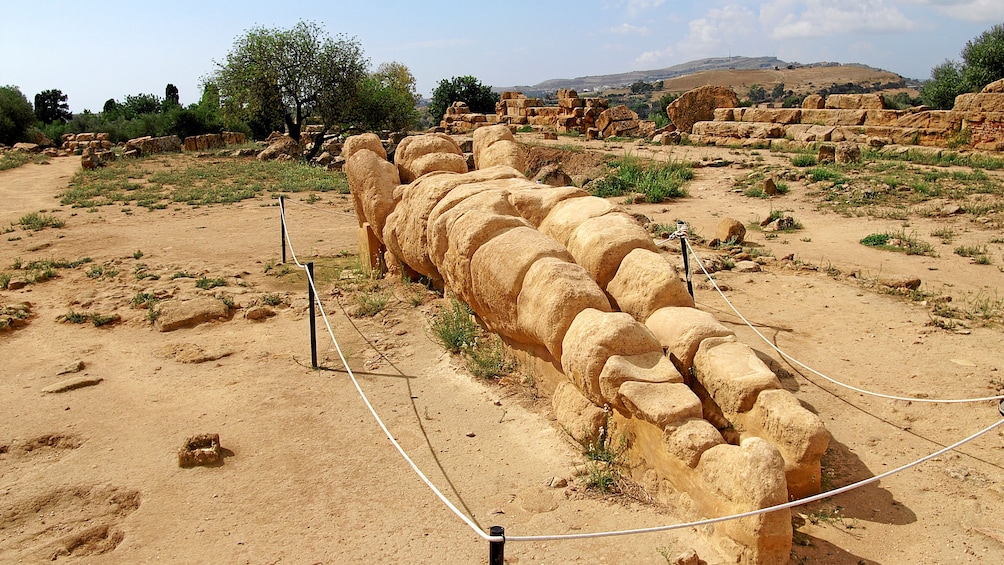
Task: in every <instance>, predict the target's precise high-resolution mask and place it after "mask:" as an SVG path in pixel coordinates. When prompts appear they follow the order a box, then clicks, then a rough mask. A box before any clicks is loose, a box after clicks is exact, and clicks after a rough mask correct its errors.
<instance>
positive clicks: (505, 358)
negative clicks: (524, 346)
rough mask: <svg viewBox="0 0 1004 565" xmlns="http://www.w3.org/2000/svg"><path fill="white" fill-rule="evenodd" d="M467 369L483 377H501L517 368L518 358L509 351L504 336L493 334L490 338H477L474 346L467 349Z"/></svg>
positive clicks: (476, 375)
mask: <svg viewBox="0 0 1004 565" xmlns="http://www.w3.org/2000/svg"><path fill="white" fill-rule="evenodd" d="M465 353H466V354H467V363H466V364H467V370H469V371H470V372H471V374H473V375H474V376H475V377H478V378H482V379H499V378H502V377H504V376H506V375H508V374H510V373H512V372H513V371H514V370H516V360H515V359H513V357H512V355H511V354H510V353H509V348H508V347H507V346H506V344H505V342H503V341H502V338H501V337H499V336H497V335H492V336H491V337H490V338H487V339H485V338H480V339H477V340H476V343H475V345H474V347H469V348H467V349H466V351H465Z"/></svg>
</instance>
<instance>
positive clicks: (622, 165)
mask: <svg viewBox="0 0 1004 565" xmlns="http://www.w3.org/2000/svg"><path fill="white" fill-rule="evenodd" d="M611 166H612V167H613V169H612V170H611V171H610V173H608V174H607V175H606V176H605V177H603V178H602V179H599V180H598V181H596V182H595V184H594V186H593V188H592V194H593V196H599V197H601V198H609V197H615V196H622V195H624V194H626V193H628V192H640V193H642V194H644V195H645V199H646V200H647V201H648V202H652V203H659V202H662V201H664V200H666V199H667V198H679V197H683V196H686V195H687V191H686V190H685V189H684V188H683V185H684V184H685V183H686V182H688V181H690V180H692V179H693V178H694V170H693V168H692V167H691V165H690V163H683V162H680V161H670V162H665V163H663V162H656V161H651V162H648V163H644V162H643V161H642V160H641V159H639V158H637V157H633V156H631V155H625V156H624V157H622V158H621V159H617V160H615V161H613V162H612V163H611Z"/></svg>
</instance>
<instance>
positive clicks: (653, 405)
mask: <svg viewBox="0 0 1004 565" xmlns="http://www.w3.org/2000/svg"><path fill="white" fill-rule="evenodd" d="M620 397H621V400H622V402H623V404H624V406H625V407H626V408H627V410H628V412H630V413H631V414H632V415H633V416H634V417H636V418H639V419H641V420H645V421H646V422H650V423H652V424H654V425H656V426H657V427H659V428H665V427H666V426H667V425H668V424H670V423H672V422H678V421H680V420H687V419H691V418H700V417H701V400H700V399H699V398H697V395H695V394H694V391H692V390H690V387H688V386H687V385H685V384H683V383H646V382H639V381H627V382H625V383H624V384H622V385H621V387H620Z"/></svg>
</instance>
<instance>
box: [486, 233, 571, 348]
mask: <svg viewBox="0 0 1004 565" xmlns="http://www.w3.org/2000/svg"><path fill="white" fill-rule="evenodd" d="M544 257H554V258H556V259H560V260H563V261H568V262H571V261H572V256H571V255H570V254H569V253H568V251H567V250H566V249H565V248H564V247H562V246H561V245H559V244H558V242H557V241H554V240H553V239H551V238H549V237H547V236H546V235H544V234H542V233H540V232H539V231H537V230H535V229H533V228H531V227H525V226H524V227H515V228H513V229H511V230H508V231H505V232H502V233H501V234H499V235H498V236H496V237H494V238H492V239H490V240H489V241H487V242H485V243H484V244H483V245H482V246H481V247H480V248H478V250H477V251H475V252H474V255H473V257H472V258H471V280H472V285H471V290H472V291H473V294H474V295H475V296H477V297H478V302H477V304H471V306H473V307H475V309H476V311H477V312H478V314H480V315H481V318H482V319H483V320H484V321H485V322H486V323H487V324H488V325H489V327H490V329H492V330H494V331H496V332H498V333H501V334H503V335H505V336H507V337H510V338H513V339H515V340H516V341H521V342H531V343H532V342H533V340H531V339H528V338H529V337H530V336H527V335H523V334H522V332H520V330H519V323H518V320H517V317H518V312H517V300H518V299H519V294H520V290H521V289H522V288H523V277H524V276H525V275H526V272H527V271H528V270H529V269H530V266H531V265H533V263H535V262H536V261H537V260H539V259H542V258H544Z"/></svg>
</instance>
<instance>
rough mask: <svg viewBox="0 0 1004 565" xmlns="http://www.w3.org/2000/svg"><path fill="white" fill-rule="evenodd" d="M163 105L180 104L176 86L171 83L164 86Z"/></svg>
mask: <svg viewBox="0 0 1004 565" xmlns="http://www.w3.org/2000/svg"><path fill="white" fill-rule="evenodd" d="M164 105H171V106H181V98H180V97H179V96H178V87H177V86H174V85H173V84H171V83H167V86H166V87H164Z"/></svg>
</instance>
